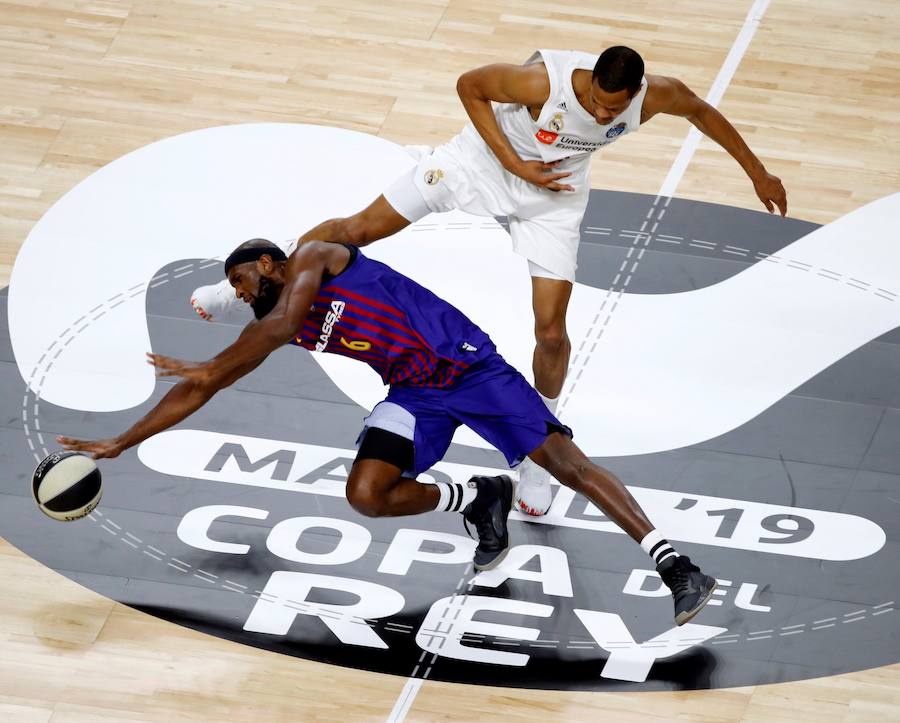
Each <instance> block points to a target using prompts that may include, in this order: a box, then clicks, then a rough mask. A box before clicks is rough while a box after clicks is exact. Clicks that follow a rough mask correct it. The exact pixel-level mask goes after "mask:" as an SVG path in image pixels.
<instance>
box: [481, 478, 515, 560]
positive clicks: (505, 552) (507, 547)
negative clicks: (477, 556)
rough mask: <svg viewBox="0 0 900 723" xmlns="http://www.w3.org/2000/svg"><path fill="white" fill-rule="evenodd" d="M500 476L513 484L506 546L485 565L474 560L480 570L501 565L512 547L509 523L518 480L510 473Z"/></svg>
mask: <svg viewBox="0 0 900 723" xmlns="http://www.w3.org/2000/svg"><path fill="white" fill-rule="evenodd" d="M500 476H501V477H505V478H506V479H508V480H509V482H510V485H511V486H512V491H511V494H510V497H509V509H508V510H507V511H506V517H507V526H506V548H505V549H504V550H503V551H502V552H501V553H500V554H499V555H497V557H495V558H494V559H493V560H491V561H490V562H488V563H486V564H484V565H479V564H478V563H477V562H475V561H474V560H473V561H472V565H473V566H474V567H475V569H476V570H478V572H484V571H485V570H493V569H494V568H495V567H497V565H499V564H500V563H501V562H503V560H504V558H505V557H506V556H507V555H508V554H509V548H510V547H511V545H510V544H509V524H508V523H509V513H510V512H511V511H512V506H513V501H514V500H515V499H516V481H515V480H514V479H512V478H511V477H510V476H509V475H505V474H503V475H500Z"/></svg>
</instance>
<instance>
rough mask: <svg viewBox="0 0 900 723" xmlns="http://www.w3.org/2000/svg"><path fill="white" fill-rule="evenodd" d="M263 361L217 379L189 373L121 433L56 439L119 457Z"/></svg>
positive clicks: (96, 454)
mask: <svg viewBox="0 0 900 723" xmlns="http://www.w3.org/2000/svg"><path fill="white" fill-rule="evenodd" d="M252 323H254V322H251V325H252ZM245 332H246V329H245ZM147 356H148V361H149V362H150V363H151V364H153V365H154V366H157V365H158V364H159V365H165V367H168V368H169V369H172V368H175V367H180V368H182V369H184V370H187V368H188V367H192V368H196V367H199V366H200V365H199V364H196V363H194V362H185V361H181V360H179V359H173V358H171V357H164V356H161V355H159V354H148V355H147ZM261 363H262V359H260V360H258V361H253V362H251V363H247V364H246V365H244V366H243V367H241V368H240V369H238V370H235V371H234V372H233V373H232V374H231V375H229V376H227V377H221V378H219V379H218V380H216V381H213V380H211V379H209V380H206V381H201V380H199V379H192V378H190V377H189V376H188V377H186V378H184V379H182V380H181V381H180V382H178V384H176V385H175V386H174V387H172V389H170V390H169V392H168V393H167V394H166V396H164V397H163V398H162V399H161V400H160V401H159V403H158V404H157V405H156V406H155V407H153V409H151V410H150V411H149V412H147V414H146V416H144V417H143V418H142V419H141V420H139V421H138V422H136V423H135V424H134V425H133V426H132V427H130V428H129V429H127V430H126V431H125V432H123V433H122V434H120V435H119V436H118V437H113V438H112V439H101V440H83V439H75V438H73V437H57V438H56V441H57V442H59V443H60V444H61V445H62V447H63V449H70V450H73V451H76V452H86V453H88V454H90V455H91V457H93V458H94V459H101V458H104V457H106V458H112V457H118V456H119V455H120V454H122V452H124V451H125V450H126V449H128V448H129V447H133V446H134V445H136V444H140V443H141V442H143V441H144V440H145V439H147V438H148V437H152V436H153V435H154V434H158V433H159V432H162V431H163V430H166V429H168V428H169V427H172V426H174V425H176V424H178V423H179V422H180V421H182V420H184V419H187V417H189V416H190V415H191V414H193V413H194V412H196V411H197V410H198V409H200V407H202V406H203V405H204V404H206V403H207V402H208V401H209V400H210V399H212V397H213V395H215V393H216V392H218V391H219V390H220V389H223V388H224V387H227V386H230V385H231V384H233V383H234V382H236V381H237V380H238V379H240V378H241V377H242V376H244V375H245V374H249V373H250V372H251V371H252V370H253V369H255V368H256V367H258V366H259V365H260V364H261ZM167 373H171V372H167Z"/></svg>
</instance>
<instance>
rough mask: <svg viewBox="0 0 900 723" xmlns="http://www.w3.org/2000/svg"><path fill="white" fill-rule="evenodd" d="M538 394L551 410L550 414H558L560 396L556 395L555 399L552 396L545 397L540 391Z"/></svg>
mask: <svg viewBox="0 0 900 723" xmlns="http://www.w3.org/2000/svg"><path fill="white" fill-rule="evenodd" d="M538 396H539V397H540V398H541V400H542V401H543V402H544V404H546V405H547V409H549V410H550V414H552V415H553V416H556V405H557V404H559V397H554V398H553V399H550V397H545V396H544V395H543V394H541V393H540V392H538Z"/></svg>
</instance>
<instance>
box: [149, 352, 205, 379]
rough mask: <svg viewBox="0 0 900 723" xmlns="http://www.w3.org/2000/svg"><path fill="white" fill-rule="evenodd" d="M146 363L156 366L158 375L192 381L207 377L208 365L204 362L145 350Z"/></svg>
mask: <svg viewBox="0 0 900 723" xmlns="http://www.w3.org/2000/svg"><path fill="white" fill-rule="evenodd" d="M147 363H148V364H150V365H151V366H153V367H155V368H156V376H158V377H181V378H182V379H190V380H191V381H194V382H205V381H207V379H209V367H208V366H207V364H206V363H205V362H190V361H184V360H183V359H176V358H175V357H171V356H163V355H162V354H153V353H152V352H147Z"/></svg>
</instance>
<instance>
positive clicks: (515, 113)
mask: <svg viewBox="0 0 900 723" xmlns="http://www.w3.org/2000/svg"><path fill="white" fill-rule="evenodd" d="M597 57H598V56H596V55H589V54H587V53H579V52H573V51H563V50H539V51H538V52H536V53H535V54H534V55H532V56H531V57H530V58H529V59H528V61H527V62H526V64H527V63H537V62H543V63H544V65H545V67H546V68H547V75H548V76H549V78H550V95H549V97H548V98H547V101H546V102H545V103H544V106H543V107H542V108H541V113H540V116H539V117H538V120H537V122H535V121H534V120H532V118H531V115H530V114H529V113H528V108H526V107H525V106H522V105H515V104H512V103H501V104H498V105H497V106H496V107H495V110H494V114H495V117H496V118H497V123H498V125H499V126H500V130H501V131H503V132H504V133H505V134H506V137H507V138H509V142H510V143H511V144H512V147H513V148H514V149H515V151H516V153H518V154H519V156H520V157H521V158H523V159H524V160H544V161H556V160H560V159H567V160H565V161H563V162H562V163H561V164H560V165H559V170H564V171H568V172H569V173H570V174H571V175H570V176H567V177H566V178H565V179H563V182H564V183H570V184H571V185H572V186H573V187H574V188H575V191H574V192H570V191H560V192H559V193H554V192H553V191H550V190H548V189H546V188H541V187H539V186H534V185H532V184H530V183H528V182H527V181H525V180H523V179H521V178H519V177H518V176H515V175H513V174H512V173H510V172H509V171H507V170H506V169H504V168H503V167H502V166H501V165H500V164H499V163H498V162H497V158H496V156H495V155H494V152H493V151H492V150H491V149H490V147H489V146H488V145H487V143H485V141H484V139H483V138H482V137H481V135H480V134H479V133H478V130H477V129H476V128H475V126H474V125H472V123H468V124H467V125H466V127H465V128H463V130H462V132H461V133H459V135H457V136H456V137H455V138H453V139H452V140H450V141H449V142H447V143H445V144H443V145H442V146H438V147H437V148H435V149H433V150H432V151H431V152H430V153H426V154H424V155H422V157H421V158H420V159H419V161H418V163H417V165H416V168H415V169H413V170H412V171H410V172H409V173H408V174H406V175H404V177H402V178H401V179H399V180H398V182H397V183H396V184H394V186H392V187H391V188H389V189H387V190H386V191H385V194H384V195H385V198H386V199H387V201H388V203H390V204H391V205H392V206H393V207H394V209H396V210H397V211H398V212H399V213H400V214H401V215H403V216H404V218H406V219H407V220H409V221H416V220H418V219H420V218H422V217H423V216H424V215H425V214H426V213H427V212H429V211H432V212H437V213H443V212H445V211H450V210H452V209H459V210H462V211H467V212H468V213H473V214H476V215H479V216H506V217H507V218H508V220H509V234H510V237H511V239H512V246H513V249H514V250H515V251H516V253H518V254H521V255H522V256H524V257H525V258H527V259H528V260H529V261H531V262H532V263H533V264H536V265H537V266H540V267H541V268H542V269H543V270H545V271H549V272H551V274H552V275H554V276H555V277H557V278H562V279H565V280H567V281H574V280H575V269H576V267H577V260H578V244H579V242H580V240H581V220H582V218H583V217H584V210H585V207H586V206H587V202H588V195H589V193H590V154H591V153H592V152H594V151H596V150H597V149H598V148H601V147H602V146H605V145H608V144H610V143H612V142H613V141H615V140H616V139H617V138H619V137H620V136H622V135H624V134H625V133H629V132H631V131H636V130H637V129H638V126H640V122H641V107H642V106H643V104H644V96H645V95H646V93H647V81H646V78H645V79H644V82H643V85H642V87H641V89H640V90H639V91H638V93H637V95H635V97H634V98H633V99H632V101H631V103H630V104H629V106H628V108H627V109H626V110H625V112H623V113H622V114H621V115H619V116H617V117H616V118H614V119H613V120H612V122H611V123H609V125H605V126H604V125H600V124H599V123H597V120H596V119H595V118H594V117H593V116H592V115H591V114H590V113H588V111H586V110H585V109H584V108H583V107H582V106H581V104H580V103H579V102H578V98H576V97H575V91H574V89H573V88H572V73H573V72H574V71H576V70H579V69H584V70H593V69H594V65H596V63H597ZM538 275H545V274H538Z"/></svg>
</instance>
